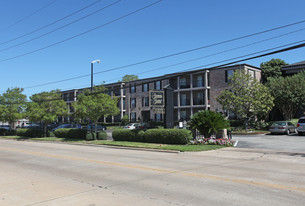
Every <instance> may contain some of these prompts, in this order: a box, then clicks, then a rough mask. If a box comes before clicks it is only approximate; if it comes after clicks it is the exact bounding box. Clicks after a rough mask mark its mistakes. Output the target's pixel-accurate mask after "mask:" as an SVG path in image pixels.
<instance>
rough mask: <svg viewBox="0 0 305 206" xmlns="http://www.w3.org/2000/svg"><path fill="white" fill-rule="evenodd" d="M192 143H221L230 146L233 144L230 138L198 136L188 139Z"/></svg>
mask: <svg viewBox="0 0 305 206" xmlns="http://www.w3.org/2000/svg"><path fill="white" fill-rule="evenodd" d="M190 144H193V145H222V146H227V147H232V146H233V144H234V141H233V140H230V139H215V138H198V139H195V140H192V141H190Z"/></svg>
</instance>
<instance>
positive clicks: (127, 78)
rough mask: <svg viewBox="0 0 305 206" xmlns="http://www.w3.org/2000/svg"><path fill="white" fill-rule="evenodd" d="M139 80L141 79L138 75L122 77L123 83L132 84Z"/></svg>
mask: <svg viewBox="0 0 305 206" xmlns="http://www.w3.org/2000/svg"><path fill="white" fill-rule="evenodd" d="M138 79H139V77H138V75H133V74H131V75H128V74H126V75H125V76H123V77H122V80H121V82H130V81H134V80H138Z"/></svg>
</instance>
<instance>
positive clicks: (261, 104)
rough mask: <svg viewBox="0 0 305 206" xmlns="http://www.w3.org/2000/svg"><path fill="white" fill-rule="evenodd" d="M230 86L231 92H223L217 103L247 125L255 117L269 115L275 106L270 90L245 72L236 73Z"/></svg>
mask: <svg viewBox="0 0 305 206" xmlns="http://www.w3.org/2000/svg"><path fill="white" fill-rule="evenodd" d="M229 86H230V90H224V91H222V92H221V93H220V95H219V96H218V97H217V101H218V102H219V103H220V104H221V105H222V106H223V108H224V109H226V110H229V111H232V112H234V113H235V114H236V115H237V116H238V117H240V118H242V119H244V120H246V123H247V122H248V121H249V120H250V119H251V118H254V117H255V116H258V115H260V116H265V115H267V114H268V113H269V111H270V110H271V109H272V107H273V106H274V104H273V99H274V98H273V97H272V96H271V94H270V91H269V90H268V88H267V87H266V86H264V85H262V84H261V83H260V82H258V81H257V80H256V79H255V78H252V77H251V76H250V75H249V74H246V72H245V71H236V72H234V75H233V76H232V78H231V81H230V83H229Z"/></svg>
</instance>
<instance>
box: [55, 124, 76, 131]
mask: <svg viewBox="0 0 305 206" xmlns="http://www.w3.org/2000/svg"><path fill="white" fill-rule="evenodd" d="M63 128H67V129H81V128H82V126H81V125H80V124H62V125H60V126H58V127H56V128H54V129H52V131H55V130H57V129H63Z"/></svg>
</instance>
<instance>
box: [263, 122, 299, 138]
mask: <svg viewBox="0 0 305 206" xmlns="http://www.w3.org/2000/svg"><path fill="white" fill-rule="evenodd" d="M295 129H296V127H295V126H294V125H293V124H292V123H291V122H288V121H278V122H274V123H273V124H272V125H271V127H270V128H269V131H270V132H271V134H287V135H289V134H290V133H293V132H295Z"/></svg>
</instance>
